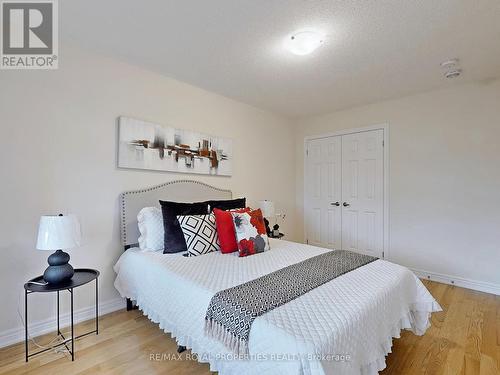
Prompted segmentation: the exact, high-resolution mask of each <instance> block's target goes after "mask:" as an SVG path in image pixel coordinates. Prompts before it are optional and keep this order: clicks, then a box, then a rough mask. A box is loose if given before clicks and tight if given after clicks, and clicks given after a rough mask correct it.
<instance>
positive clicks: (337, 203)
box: [330, 202, 340, 207]
mask: <svg viewBox="0 0 500 375" xmlns="http://www.w3.org/2000/svg"><path fill="white" fill-rule="evenodd" d="M330 205H332V206H337V207H338V206H340V203H339V202H332V203H330Z"/></svg>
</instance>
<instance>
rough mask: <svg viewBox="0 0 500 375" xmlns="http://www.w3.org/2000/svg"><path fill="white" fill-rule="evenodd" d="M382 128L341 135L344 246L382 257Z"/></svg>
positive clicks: (347, 248)
mask: <svg viewBox="0 0 500 375" xmlns="http://www.w3.org/2000/svg"><path fill="white" fill-rule="evenodd" d="M383 139H384V131H383V130H374V131H367V132H361V133H355V134H348V135H344V136H342V247H343V248H344V249H346V250H352V251H357V252H361V253H365V254H368V255H373V256H377V257H380V258H382V256H383V226H384V216H383V213H384V211H383V209H384V207H383V199H384V192H383V188H384V182H383V181H384V161H383V160H384V151H383Z"/></svg>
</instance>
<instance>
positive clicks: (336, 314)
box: [115, 180, 441, 374]
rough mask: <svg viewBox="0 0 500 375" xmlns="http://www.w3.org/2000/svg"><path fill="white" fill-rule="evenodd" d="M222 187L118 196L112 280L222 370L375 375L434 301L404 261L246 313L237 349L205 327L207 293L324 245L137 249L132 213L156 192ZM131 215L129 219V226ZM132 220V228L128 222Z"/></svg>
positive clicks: (423, 321)
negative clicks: (189, 253)
mask: <svg viewBox="0 0 500 375" xmlns="http://www.w3.org/2000/svg"><path fill="white" fill-rule="evenodd" d="M231 197H232V194H231V192H230V191H228V190H224V189H217V188H214V187H212V186H209V185H206V184H202V183H199V182H194V181H187V180H183V181H174V182H170V183H167V184H163V185H160V186H157V187H153V188H148V189H143V190H138V191H134V192H126V193H124V194H122V196H121V211H122V212H121V219H122V240H123V244H124V246H125V248H126V249H127V250H126V251H125V252H124V254H123V255H122V256H121V257H120V259H119V260H118V262H117V263H116V265H115V271H116V273H117V277H116V280H115V287H116V289H117V290H118V291H119V293H120V294H121V296H122V297H125V298H128V299H130V300H133V301H134V303H135V304H136V305H137V306H138V307H139V308H140V309H141V310H142V311H143V313H144V314H145V315H147V316H148V318H149V319H150V320H152V321H153V322H155V323H159V326H160V328H161V329H163V330H164V331H165V332H170V333H171V334H172V337H175V339H176V340H177V343H178V344H179V345H182V346H186V347H188V348H190V349H191V350H192V352H193V353H195V354H196V355H197V359H198V361H200V362H208V363H209V364H210V369H211V370H212V371H219V372H220V373H221V374H257V373H258V374H376V373H378V371H380V370H382V369H383V368H385V356H386V355H387V354H388V353H390V351H391V346H392V339H393V338H394V337H399V334H400V331H401V330H402V329H410V330H411V331H413V332H414V333H415V334H417V335H422V334H424V333H425V331H426V329H427V328H428V327H429V325H430V314H431V313H432V312H435V311H440V310H441V308H440V306H439V304H438V303H437V302H436V301H435V300H434V298H433V297H432V295H431V294H430V293H429V292H428V291H427V289H426V288H425V286H424V285H423V284H422V283H421V281H420V280H419V279H418V278H417V277H416V276H415V275H414V274H413V273H412V272H411V271H410V270H408V269H407V268H405V267H402V266H400V265H397V264H393V263H390V262H387V261H384V260H380V259H379V260H376V261H374V262H371V263H369V264H367V265H364V266H362V267H360V268H357V269H355V270H353V271H351V272H349V273H346V274H344V275H342V276H339V277H337V278H335V279H334V280H332V281H329V282H327V283H325V284H323V285H321V286H319V287H317V288H315V289H313V290H311V291H309V292H307V293H306V294H304V295H302V296H300V297H299V298H296V299H294V300H292V301H290V302H288V303H286V304H284V305H282V306H279V307H277V308H275V309H273V310H271V311H269V312H267V313H265V314H264V315H262V316H259V317H258V318H256V319H255V321H254V323H253V325H252V328H251V331H250V337H249V343H248V354H247V355H236V354H235V353H233V352H232V351H230V350H229V349H227V348H226V347H225V346H224V345H223V344H222V343H220V342H219V341H217V340H215V339H212V338H209V337H208V336H206V335H205V332H204V321H205V314H206V312H207V307H208V305H209V303H210V300H211V298H212V297H213V296H214V294H215V293H217V292H218V291H221V290H223V289H227V288H230V287H233V286H236V285H239V284H242V283H245V282H247V281H250V280H253V279H256V278H258V277H260V276H263V275H266V274H268V273H270V272H273V271H276V270H278V269H281V268H283V267H286V266H288V265H291V264H296V263H298V262H301V261H303V260H305V259H308V258H311V257H314V256H317V255H319V254H322V253H325V252H328V251H331V249H323V248H318V247H314V246H309V245H304V244H298V243H293V242H289V241H284V240H273V239H271V240H270V241H271V251H267V252H264V253H262V254H256V255H253V256H250V257H246V258H239V257H238V256H237V253H233V254H221V253H219V252H215V253H210V254H206V255H202V256H197V257H189V258H187V257H183V256H182V255H181V254H163V253H161V252H141V251H140V250H139V249H138V248H137V247H136V243H137V238H138V230H137V228H136V227H137V223H136V219H135V217H136V216H137V213H138V212H139V210H140V209H141V208H142V207H146V206H152V205H157V204H158V203H157V202H158V200H159V199H168V200H174V201H185V202H190V201H200V200H209V199H230V198H231ZM134 222H135V224H134ZM134 225H135V227H134Z"/></svg>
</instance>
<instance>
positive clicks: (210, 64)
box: [59, 0, 500, 117]
mask: <svg viewBox="0 0 500 375" xmlns="http://www.w3.org/2000/svg"><path fill="white" fill-rule="evenodd" d="M59 4H60V22H61V27H60V30H61V31H60V34H61V38H63V39H67V40H69V41H71V42H72V43H76V44H78V45H81V46H83V47H85V48H89V49H92V50H95V51H97V52H101V53H104V54H106V55H108V56H112V57H116V58H118V59H121V60H125V61H127V62H130V63H132V64H137V65H140V66H143V67H145V68H148V69H151V70H154V71H157V72H160V73H162V74H164V75H166V76H169V77H172V78H175V79H178V80H181V81H184V82H188V83H191V84H193V85H195V86H198V87H202V88H204V89H206V90H210V91H213V92H216V93H219V94H222V95H225V96H228V97H231V98H234V99H236V100H240V101H243V102H246V103H249V104H252V105H255V106H257V107H261V108H266V109H269V110H271V111H274V112H276V113H279V114H283V115H286V116H289V117H297V116H306V115H313V114H319V113H325V112H331V111H334V110H337V109H341V108H346V107H351V106H355V105H360V104H366V103H370V102H374V101H378V100H382V99H388V98H393V97H398V96H402V95H406V94H411V93H416V92H421V91H427V90H431V89H435V88H439V87H446V86H449V85H453V84H457V82H466V81H472V80H483V79H490V78H494V77H499V76H500V1H499V0H392V1H389V0H350V1H347V0H344V1H343V0H328V1H319V0H318V1H316V0H213V1H205V0H177V1H172V0H171V1H165V0H148V1H137V0H106V1H102V0H85V1H76V0H73V1H69V0H64V1H60V2H59ZM302 28H314V29H317V30H319V31H321V32H323V33H325V34H326V36H327V37H326V42H325V44H324V45H323V46H322V47H320V48H319V49H318V50H316V51H315V52H314V53H313V54H311V55H308V56H295V55H292V54H291V53H289V52H288V51H286V50H285V49H284V48H283V39H284V38H285V37H286V36H287V35H289V34H290V33H291V32H293V31H295V30H299V29H302ZM451 57H459V58H460V60H461V63H462V68H463V70H464V74H463V76H462V77H460V78H458V79H456V80H453V81H450V80H446V79H445V78H443V75H442V69H441V68H440V66H439V64H440V62H442V61H443V60H446V59H448V58H451Z"/></svg>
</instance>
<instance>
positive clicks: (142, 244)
mask: <svg viewBox="0 0 500 375" xmlns="http://www.w3.org/2000/svg"><path fill="white" fill-rule="evenodd" d="M137 224H138V225H139V232H140V233H141V235H140V236H139V248H140V249H141V250H143V251H160V250H163V248H164V233H165V230H164V229H163V215H162V213H161V210H160V209H159V208H158V207H144V208H143V209H142V210H141V211H140V212H139V214H138V215H137Z"/></svg>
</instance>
